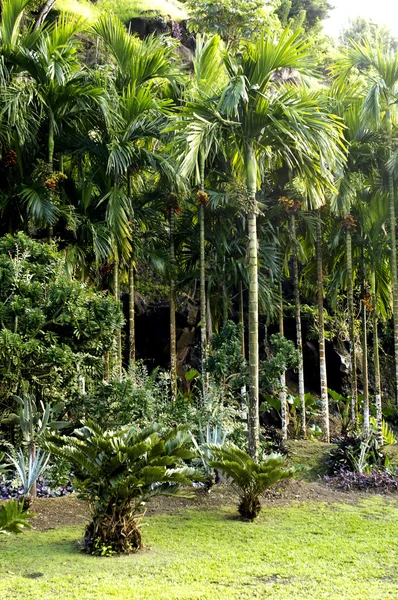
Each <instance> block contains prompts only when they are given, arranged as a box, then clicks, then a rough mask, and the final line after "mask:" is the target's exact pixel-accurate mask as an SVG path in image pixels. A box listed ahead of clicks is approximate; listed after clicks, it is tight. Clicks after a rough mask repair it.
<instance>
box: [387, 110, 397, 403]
mask: <svg viewBox="0 0 398 600" xmlns="http://www.w3.org/2000/svg"><path fill="white" fill-rule="evenodd" d="M386 118H387V125H388V134H389V141H390V155H392V153H393V147H392V120H391V113H390V111H389V110H388V111H387V113H386ZM388 184H389V212H390V236H391V277H392V300H393V314H394V353H395V389H396V402H397V403H398V277H397V238H396V218H395V188H394V179H393V174H392V173H389V175H388Z"/></svg>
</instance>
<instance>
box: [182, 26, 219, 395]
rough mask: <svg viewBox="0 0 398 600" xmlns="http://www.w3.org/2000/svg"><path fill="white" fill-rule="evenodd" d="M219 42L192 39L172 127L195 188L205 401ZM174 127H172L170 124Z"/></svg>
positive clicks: (215, 38) (184, 167)
mask: <svg viewBox="0 0 398 600" xmlns="http://www.w3.org/2000/svg"><path fill="white" fill-rule="evenodd" d="M222 50H223V46H222V42H221V38H220V37H219V36H218V35H215V36H213V37H211V38H209V39H206V38H202V37H201V36H200V35H199V36H197V39H196V50H195V57H194V60H193V77H192V79H191V82H190V85H189V86H188V87H187V90H186V97H185V103H184V105H183V107H182V110H181V113H179V114H178V115H177V117H178V120H177V122H176V125H177V127H178V129H179V130H180V132H181V134H182V135H181V137H180V139H178V140H177V144H180V145H181V143H182V145H183V154H182V163H181V174H182V176H183V177H191V176H192V175H193V174H194V178H195V183H196V185H197V186H198V192H197V205H198V220H199V230H200V320H201V328H200V335H201V352H202V386H203V387H202V389H203V398H204V399H205V398H206V388H207V383H206V382H207V375H206V353H207V336H206V329H207V327H206V323H207V316H206V306H207V300H206V258H205V209H206V207H207V205H208V201H209V197H208V194H207V193H206V192H205V177H206V166H208V165H209V164H210V163H211V161H213V160H214V156H215V154H216V153H217V152H220V150H221V149H222V146H223V144H222V141H223V134H222V128H220V127H219V126H217V125H218V123H217V121H214V119H209V118H208V113H209V111H210V112H211V111H212V110H214V109H215V107H216V106H217V96H218V94H219V93H220V90H221V87H222V84H223V83H224V80H225V76H226V74H225V70H224V68H223V63H222ZM173 127H174V123H173Z"/></svg>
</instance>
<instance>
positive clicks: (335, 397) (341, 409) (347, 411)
mask: <svg viewBox="0 0 398 600" xmlns="http://www.w3.org/2000/svg"><path fill="white" fill-rule="evenodd" d="M328 393H329V396H330V397H331V398H332V402H331V408H334V409H335V410H336V412H337V414H338V415H339V417H340V421H341V434H342V435H344V436H345V435H347V434H348V433H349V432H350V431H351V430H352V429H353V428H354V423H353V421H352V415H351V398H350V397H345V396H342V395H341V394H339V393H338V392H335V391H334V390H331V389H329V388H328Z"/></svg>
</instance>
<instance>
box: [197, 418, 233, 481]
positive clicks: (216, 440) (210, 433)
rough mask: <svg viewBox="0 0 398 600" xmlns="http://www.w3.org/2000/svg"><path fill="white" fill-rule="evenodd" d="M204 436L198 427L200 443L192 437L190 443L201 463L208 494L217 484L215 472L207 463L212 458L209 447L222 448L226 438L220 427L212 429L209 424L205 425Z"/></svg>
mask: <svg viewBox="0 0 398 600" xmlns="http://www.w3.org/2000/svg"><path fill="white" fill-rule="evenodd" d="M205 431H206V435H205V433H204V431H203V429H202V426H201V425H199V436H200V437H199V440H200V443H198V441H197V440H196V438H195V437H194V436H192V441H193V443H194V446H195V448H196V451H197V453H198V457H199V459H200V461H201V462H202V468H203V471H204V474H205V482H204V483H205V489H206V491H208V492H210V489H211V487H212V486H213V484H214V483H217V477H216V473H215V470H214V469H213V467H211V466H210V464H209V461H210V460H211V458H212V453H211V447H212V446H217V447H219V446H223V445H224V444H225V440H226V437H227V434H226V432H223V430H222V426H221V425H215V426H214V427H212V426H211V425H210V423H207V425H206V430H205Z"/></svg>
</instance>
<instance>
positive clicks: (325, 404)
mask: <svg viewBox="0 0 398 600" xmlns="http://www.w3.org/2000/svg"><path fill="white" fill-rule="evenodd" d="M315 246H316V279H317V288H318V290H317V291H318V294H317V296H318V328H319V335H318V340H319V370H320V373H319V374H320V383H321V404H322V421H323V435H324V440H325V442H328V443H329V441H330V434H329V396H328V384H327V372H326V354H325V325H324V314H323V269H322V220H321V213H320V210H318V211H317V219H316V240H315Z"/></svg>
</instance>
